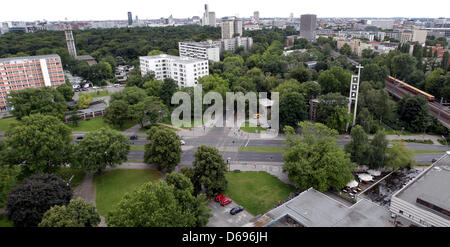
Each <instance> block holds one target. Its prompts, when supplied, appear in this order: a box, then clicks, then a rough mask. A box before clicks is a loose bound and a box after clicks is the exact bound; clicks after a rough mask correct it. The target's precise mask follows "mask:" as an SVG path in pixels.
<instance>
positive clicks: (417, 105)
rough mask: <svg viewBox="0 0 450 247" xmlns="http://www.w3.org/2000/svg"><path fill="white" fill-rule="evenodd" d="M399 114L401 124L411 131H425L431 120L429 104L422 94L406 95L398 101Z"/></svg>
mask: <svg viewBox="0 0 450 247" xmlns="http://www.w3.org/2000/svg"><path fill="white" fill-rule="evenodd" d="M397 112H398V116H399V120H400V122H401V124H402V125H403V126H404V127H405V128H406V129H407V130H408V131H411V132H425V130H426V128H427V127H428V123H429V121H430V117H429V106H428V102H427V100H426V99H425V97H423V96H421V95H415V96H406V97H403V98H402V99H401V100H400V101H399V102H398V109H397Z"/></svg>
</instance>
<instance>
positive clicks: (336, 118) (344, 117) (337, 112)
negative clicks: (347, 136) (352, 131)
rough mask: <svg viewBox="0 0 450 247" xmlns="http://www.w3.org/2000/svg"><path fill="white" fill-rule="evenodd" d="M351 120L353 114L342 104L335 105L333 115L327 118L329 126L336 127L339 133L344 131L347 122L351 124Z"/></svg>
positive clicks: (326, 121)
mask: <svg viewBox="0 0 450 247" xmlns="http://www.w3.org/2000/svg"><path fill="white" fill-rule="evenodd" d="M351 122H352V115H351V114H349V113H348V110H347V108H345V107H342V106H335V107H334V108H333V111H332V113H331V115H330V116H328V117H327V119H326V120H325V123H326V125H327V127H329V128H332V129H335V130H337V131H338V132H339V133H344V132H345V131H346V125H347V123H350V124H351Z"/></svg>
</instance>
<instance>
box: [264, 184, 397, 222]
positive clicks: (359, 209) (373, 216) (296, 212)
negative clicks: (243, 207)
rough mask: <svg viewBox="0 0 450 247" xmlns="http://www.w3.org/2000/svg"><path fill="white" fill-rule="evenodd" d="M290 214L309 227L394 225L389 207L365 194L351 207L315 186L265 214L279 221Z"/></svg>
mask: <svg viewBox="0 0 450 247" xmlns="http://www.w3.org/2000/svg"><path fill="white" fill-rule="evenodd" d="M286 215H288V216H289V217H290V218H292V219H294V220H296V221H297V222H298V223H300V224H301V225H303V226H306V227H389V226H393V225H392V223H390V220H391V218H390V212H389V210H388V209H387V208H384V207H381V206H379V205H377V204H375V203H373V202H371V201H368V200H366V199H363V198H360V199H359V201H358V202H357V203H355V204H353V205H352V206H351V207H347V206H345V205H343V204H341V203H340V202H338V201H336V200H334V199H332V198H330V197H328V196H327V195H325V194H323V193H321V192H319V191H317V190H315V189H313V188H310V189H308V190H306V191H304V192H302V193H301V194H300V195H298V196H297V197H295V198H293V199H292V200H290V201H288V202H286V203H285V204H283V205H281V206H279V207H277V208H274V209H272V210H271V211H269V212H268V213H266V214H265V216H268V217H269V218H271V219H272V220H276V221H277V220H278V219H282V218H283V217H285V216H286ZM276 221H274V222H273V223H275V222H276Z"/></svg>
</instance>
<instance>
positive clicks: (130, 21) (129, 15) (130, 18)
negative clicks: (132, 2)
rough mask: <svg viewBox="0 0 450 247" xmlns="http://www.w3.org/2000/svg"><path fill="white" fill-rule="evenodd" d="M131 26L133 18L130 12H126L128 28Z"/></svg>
mask: <svg viewBox="0 0 450 247" xmlns="http://www.w3.org/2000/svg"><path fill="white" fill-rule="evenodd" d="M131 25H133V16H132V15H131V12H128V26H131Z"/></svg>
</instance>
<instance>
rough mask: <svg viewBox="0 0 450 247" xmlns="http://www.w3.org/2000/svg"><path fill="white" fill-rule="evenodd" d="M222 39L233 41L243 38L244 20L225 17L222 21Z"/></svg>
mask: <svg viewBox="0 0 450 247" xmlns="http://www.w3.org/2000/svg"><path fill="white" fill-rule="evenodd" d="M221 27H222V39H231V38H233V37H235V36H242V20H241V19H239V18H236V17H234V16H233V17H225V18H223V19H222V24H221Z"/></svg>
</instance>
